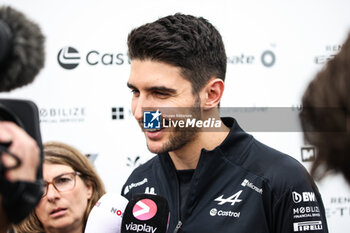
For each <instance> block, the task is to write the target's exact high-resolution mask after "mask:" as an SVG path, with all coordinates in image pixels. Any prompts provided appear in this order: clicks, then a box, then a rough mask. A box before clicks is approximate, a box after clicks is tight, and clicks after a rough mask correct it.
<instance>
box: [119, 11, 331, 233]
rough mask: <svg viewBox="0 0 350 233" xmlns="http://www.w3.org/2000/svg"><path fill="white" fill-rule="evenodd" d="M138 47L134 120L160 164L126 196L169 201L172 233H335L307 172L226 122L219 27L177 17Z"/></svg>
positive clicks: (132, 39)
mask: <svg viewBox="0 0 350 233" xmlns="http://www.w3.org/2000/svg"><path fill="white" fill-rule="evenodd" d="M128 48H129V56H130V59H131V72H130V77H129V80H128V84H127V85H128V87H129V88H130V89H131V91H132V93H133V97H132V112H133V114H134V116H135V118H136V120H137V121H138V122H139V124H140V126H141V128H143V129H144V132H145V136H146V142H147V147H148V149H149V150H150V151H151V152H153V153H156V154H158V155H157V156H155V157H154V158H152V159H151V160H150V161H148V162H147V163H145V164H143V165H141V166H140V167H138V168H137V169H135V170H134V171H133V173H132V174H131V176H130V177H129V179H128V180H127V182H126V183H125V185H124V186H123V189H122V195H123V196H125V197H126V198H128V199H130V198H131V197H132V196H133V195H134V194H137V193H154V194H157V195H161V196H164V197H166V199H167V200H168V203H169V207H170V212H171V213H170V222H169V230H168V232H191V233H195V232H201V233H207V232H208V233H209V232H210V233H212V232H220V233H226V232H249V233H251V232H254V233H256V232H270V233H271V232H274V233H282V232H308V231H311V230H312V231H315V232H328V230H327V223H326V219H325V211H324V207H323V203H322V199H321V196H320V194H319V192H318V190H317V187H316V185H315V184H314V182H313V181H312V179H311V178H310V176H309V175H308V173H307V171H306V170H305V169H304V167H303V166H302V165H301V164H300V163H298V162H297V161H296V160H294V159H293V158H291V157H290V156H288V155H284V154H282V153H280V152H278V151H276V150H274V149H272V148H269V147H267V146H266V145H264V144H262V143H260V142H258V141H257V140H255V139H254V138H253V137H252V136H251V135H249V134H247V133H245V132H244V131H243V130H242V129H241V128H240V127H239V125H238V123H237V122H236V121H235V120H234V119H233V118H220V116H219V109H218V106H219V102H220V99H221V97H222V94H223V91H224V79H225V72H226V53H225V48H224V44H223V41H222V38H221V36H220V34H219V32H218V31H217V30H216V29H215V27H214V26H213V25H211V24H210V23H209V22H208V21H207V20H206V19H204V18H201V17H199V18H198V17H194V16H191V15H183V14H175V15H171V16H167V17H164V18H160V19H158V20H157V21H155V22H153V23H149V24H145V25H143V26H141V27H139V28H136V29H134V30H132V31H131V33H130V34H129V37H128ZM150 110H152V111H150ZM177 111H178V112H177ZM183 111H185V114H184V113H183ZM177 113H179V114H177ZM149 114H152V117H151V118H147V117H148V116H149ZM160 115H161V118H160ZM184 116H185V117H184ZM188 116H190V117H189V118H187V119H185V118H186V117H188ZM159 119H162V120H163V121H161V120H159ZM155 120H159V121H158V123H159V124H156V123H157V122H156V121H155ZM147 121H148V122H147ZM153 121H154V122H153ZM152 122H153V123H155V124H153V123H152ZM155 125H156V126H155ZM305 210H307V212H305Z"/></svg>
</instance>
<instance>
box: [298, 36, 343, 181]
mask: <svg viewBox="0 0 350 233" xmlns="http://www.w3.org/2000/svg"><path fill="white" fill-rule="evenodd" d="M349 90H350V34H349V36H348V38H347V40H346V41H345V43H344V45H343V46H342V48H341V50H340V52H339V53H338V54H337V55H336V56H335V57H334V58H333V59H331V60H329V61H328V63H327V64H326V65H325V66H324V67H323V69H322V70H321V71H320V72H319V73H318V74H317V75H316V77H315V78H314V79H313V80H312V81H311V82H310V84H309V85H308V87H307V89H306V91H305V93H304V95H303V98H302V105H303V110H302V111H301V114H300V118H301V123H302V127H303V129H304V130H306V132H305V133H304V136H305V139H306V141H307V142H309V143H310V144H312V145H314V146H316V148H317V149H318V150H317V152H318V153H317V156H316V160H315V162H314V163H313V166H312V169H311V174H312V175H314V176H315V178H322V177H323V176H324V175H325V174H326V172H327V171H336V172H341V173H343V175H344V177H345V178H346V180H347V181H348V183H349V184H350V169H349V166H350V156H349V155H350V127H349V125H348V124H349V122H350V119H349V113H350V98H349V97H350V94H349ZM320 108H322V109H327V108H332V109H336V110H339V111H341V112H343V114H333V113H334V112H331V111H329V112H327V113H326V114H320ZM304 109H305V110H304ZM321 112H322V111H321ZM344 116H345V117H344ZM320 128H328V129H335V130H337V129H341V130H339V131H336V132H322V129H321V130H320ZM309 129H312V130H311V131H309ZM321 168H322V169H321Z"/></svg>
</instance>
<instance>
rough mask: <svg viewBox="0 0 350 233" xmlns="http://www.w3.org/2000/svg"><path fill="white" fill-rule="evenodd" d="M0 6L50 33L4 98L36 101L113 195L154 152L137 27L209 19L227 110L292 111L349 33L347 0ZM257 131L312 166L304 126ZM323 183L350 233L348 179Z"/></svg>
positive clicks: (44, 118)
mask: <svg viewBox="0 0 350 233" xmlns="http://www.w3.org/2000/svg"><path fill="white" fill-rule="evenodd" d="M0 3H1V4H7V5H10V6H13V7H15V8H17V9H18V10H20V11H22V12H24V13H25V14H26V15H28V17H30V18H32V19H34V20H35V21H36V22H37V23H39V24H40V26H41V27H42V29H43V31H44V34H45V35H46V65H45V68H44V69H43V70H42V71H41V73H40V74H39V75H38V76H37V78H36V80H35V82H34V83H33V84H31V85H29V86H27V87H24V88H21V89H17V90H15V91H13V92H11V93H2V94H0V97H6V98H25V99H30V100H33V101H34V102H35V103H36V104H37V105H38V107H39V109H40V118H41V131H42V137H43V141H49V140H57V141H63V142H66V143H69V144H71V145H73V146H75V147H77V148H78V149H79V150H81V151H82V152H83V153H87V154H90V156H91V158H92V159H93V160H94V164H95V166H96V168H97V170H98V173H99V174H100V176H101V177H102V179H103V181H104V183H105V185H106V187H107V190H108V191H113V192H120V189H121V186H122V184H123V183H124V181H125V180H126V178H127V177H128V175H129V174H130V172H131V171H132V170H133V169H134V168H135V167H136V166H138V165H139V164H141V163H144V162H145V161H147V160H148V159H149V158H151V157H152V156H153V155H152V154H151V153H149V152H148V151H147V148H146V146H145V140H144V137H143V134H142V132H141V130H140V129H139V128H138V126H137V124H136V122H135V120H134V119H133V117H132V116H131V114H130V100H131V93H130V91H129V90H128V88H127V87H126V82H127V80H128V75H129V69H130V65H129V63H128V58H127V55H126V52H127V47H126V38H127V34H128V33H129V32H130V30H131V29H132V28H135V27H137V26H140V25H141V24H144V23H147V22H151V21H154V20H156V19H157V18H159V17H162V16H166V15H169V14H174V13H176V12H182V13H186V14H193V15H196V16H203V17H205V18H207V19H208V20H209V21H210V22H212V23H213V24H214V25H215V26H216V27H217V28H218V30H219V31H220V33H221V34H222V36H223V39H224V43H225V46H226V52H227V56H228V69H227V78H226V90H225V94H224V96H223V99H222V103H221V106H223V107H287V108H291V107H298V106H300V99H301V95H302V93H303V91H304V89H305V87H306V84H307V83H308V82H309V81H310V79H311V78H313V76H314V75H315V73H316V72H317V71H318V70H319V69H320V68H321V67H322V64H323V63H324V62H325V61H326V60H327V58H329V57H331V56H332V55H334V54H335V53H336V52H337V51H338V50H339V48H340V47H341V45H342V43H343V41H344V39H345V38H346V36H347V34H348V32H349V30H350V14H349V9H350V2H349V1H346V0H307V1H305V0H294V1H288V0H280V1H273V0H245V1H238V0H237V1H236V0H231V1H229V0H227V1H224V0H220V1H213V0H192V1H189V0H177V1H164V0H148V1H141V0H140V1H137V0H129V1H117V0H114V1H112V0H98V1H97V0H96V1H87V0H75V1H68V0H51V1H47V0H1V1H0ZM68 47H70V50H68V54H66V55H69V56H72V57H76V59H73V60H71V61H72V62H71V63H73V64H67V63H68V61H67V60H64V59H61V58H60V59H58V57H59V56H58V55H59V52H60V51H61V50H62V49H64V48H66V49H68ZM61 55H63V52H62V53H61ZM61 64H63V66H62V65H61ZM74 66H76V67H74ZM64 67H66V68H64ZM67 67H70V68H71V69H67ZM73 67H74V68H73ZM243 128H244V126H243ZM252 134H254V136H256V137H257V138H258V139H259V140H261V141H262V142H264V143H266V144H267V145H270V146H271V147H274V148H276V149H278V150H280V151H282V152H285V153H287V154H290V155H291V156H293V157H295V158H296V159H297V160H299V161H301V162H302V163H303V164H304V165H305V166H306V167H307V168H309V166H310V162H307V161H306V160H308V159H309V158H311V159H312V157H313V156H314V154H313V150H312V149H308V147H305V145H304V143H303V139H302V134H301V133H300V132H252ZM318 186H319V189H320V191H321V193H322V196H323V201H324V204H325V207H326V210H327V218H328V224H329V229H330V232H334V233H343V232H348V229H349V228H350V190H349V187H348V186H347V185H346V183H345V182H344V180H343V178H342V177H341V176H329V177H327V179H325V180H323V181H322V182H321V183H318Z"/></svg>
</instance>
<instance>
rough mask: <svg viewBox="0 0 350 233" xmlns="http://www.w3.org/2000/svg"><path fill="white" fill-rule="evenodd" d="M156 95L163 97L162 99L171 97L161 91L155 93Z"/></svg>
mask: <svg viewBox="0 0 350 233" xmlns="http://www.w3.org/2000/svg"><path fill="white" fill-rule="evenodd" d="M154 94H155V95H157V96H161V97H167V96H169V94H168V93H165V92H159V91H156V92H154Z"/></svg>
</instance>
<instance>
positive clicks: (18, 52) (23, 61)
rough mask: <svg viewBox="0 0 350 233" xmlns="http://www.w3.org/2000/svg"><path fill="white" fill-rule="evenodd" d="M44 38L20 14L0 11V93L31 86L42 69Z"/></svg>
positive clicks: (12, 11) (3, 9)
mask: <svg viewBox="0 0 350 233" xmlns="http://www.w3.org/2000/svg"><path fill="white" fill-rule="evenodd" d="M44 40H45V37H44V35H43V34H42V32H41V30H40V27H39V26H38V25H37V24H36V23H34V22H32V21H31V20H30V19H28V18H27V17H26V16H25V15H24V14H22V13H21V12H19V11H17V10H15V9H13V8H11V7H9V6H3V7H0V92H8V91H11V90H13V89H15V88H17V87H22V86H24V85H27V84H29V83H31V82H32V81H33V80H34V78H35V76H36V75H37V74H38V73H39V71H40V70H41V68H42V67H43V66H44V61H45V52H44Z"/></svg>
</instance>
